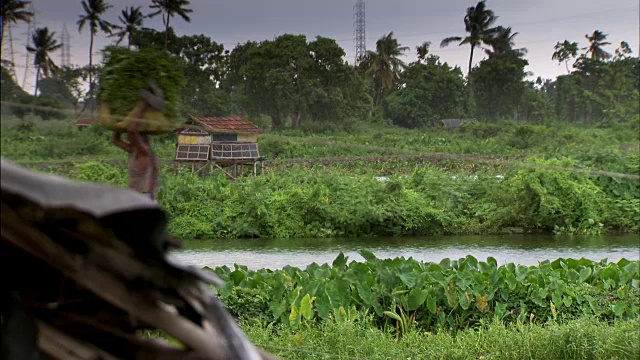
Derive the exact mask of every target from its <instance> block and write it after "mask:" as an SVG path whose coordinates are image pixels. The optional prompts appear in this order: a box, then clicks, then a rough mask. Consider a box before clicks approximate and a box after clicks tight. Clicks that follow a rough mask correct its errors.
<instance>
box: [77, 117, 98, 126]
mask: <svg viewBox="0 0 640 360" xmlns="http://www.w3.org/2000/svg"><path fill="white" fill-rule="evenodd" d="M95 122H96V120H95V119H78V120H76V122H75V124H76V126H88V125H92V124H95Z"/></svg>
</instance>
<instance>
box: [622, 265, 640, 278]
mask: <svg viewBox="0 0 640 360" xmlns="http://www.w3.org/2000/svg"><path fill="white" fill-rule="evenodd" d="M623 269H625V270H626V271H627V272H628V273H629V274H631V276H638V275H639V274H638V272H639V271H640V270H639V269H638V263H637V262H630V263H628V264H627V265H625V266H624V268H623Z"/></svg>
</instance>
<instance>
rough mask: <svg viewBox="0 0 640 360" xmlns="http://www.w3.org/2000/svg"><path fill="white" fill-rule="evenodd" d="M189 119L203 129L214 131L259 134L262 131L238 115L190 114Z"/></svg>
mask: <svg viewBox="0 0 640 360" xmlns="http://www.w3.org/2000/svg"><path fill="white" fill-rule="evenodd" d="M191 120H192V121H193V122H195V123H196V124H198V125H200V126H202V128H203V129H205V130H207V131H210V132H214V133H231V134H260V133H261V132H262V130H261V129H260V128H259V127H257V126H255V125H254V124H253V123H252V122H251V121H248V120H245V119H242V118H241V117H239V116H229V117H225V116H216V117H196V116H192V117H191Z"/></svg>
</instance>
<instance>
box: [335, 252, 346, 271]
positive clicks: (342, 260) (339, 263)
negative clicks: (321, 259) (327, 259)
mask: <svg viewBox="0 0 640 360" xmlns="http://www.w3.org/2000/svg"><path fill="white" fill-rule="evenodd" d="M347 258H348V257H347V256H344V254H343V253H342V251H341V252H340V254H338V257H336V259H335V260H333V264H332V266H333V267H337V268H339V269H342V268H344V266H345V265H346V264H347Z"/></svg>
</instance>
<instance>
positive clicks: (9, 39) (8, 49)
mask: <svg viewBox="0 0 640 360" xmlns="http://www.w3.org/2000/svg"><path fill="white" fill-rule="evenodd" d="M5 26H6V29H5V33H4V39H2V41H4V43H3V44H2V45H3V46H2V60H3V63H2V65H5V61H6V66H7V68H8V70H9V73H10V74H11V76H13V79H14V80H16V81H17V80H18V77H17V75H16V59H15V52H14V50H13V35H12V34H11V28H12V27H13V26H12V24H11V23H8V24H6V25H5ZM5 54H8V58H6V59H5Z"/></svg>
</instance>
